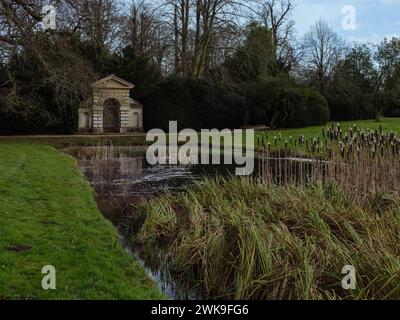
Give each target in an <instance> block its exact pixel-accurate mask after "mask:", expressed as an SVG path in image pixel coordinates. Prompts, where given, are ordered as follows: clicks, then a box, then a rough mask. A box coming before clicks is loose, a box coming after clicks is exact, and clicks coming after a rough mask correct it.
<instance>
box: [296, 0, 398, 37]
mask: <svg viewBox="0 0 400 320" xmlns="http://www.w3.org/2000/svg"><path fill="white" fill-rule="evenodd" d="M294 2H295V3H296V9H295V12H294V17H293V18H294V20H295V22H296V29H297V31H298V35H299V36H301V35H303V34H304V33H305V32H306V31H307V30H308V29H309V28H310V26H311V25H312V24H313V23H314V22H315V21H316V20H317V19H318V18H322V19H324V20H326V21H327V22H328V23H329V25H330V26H331V27H332V28H333V29H335V31H336V32H338V33H339V34H340V35H341V36H342V37H343V38H344V39H346V40H348V41H350V42H351V41H369V42H373V43H376V42H379V41H381V40H382V39H383V38H384V37H392V36H399V35H400V0H347V1H342V0H294ZM346 5H351V6H353V7H354V8H355V10H356V11H355V12H356V29H355V30H344V29H343V28H342V19H343V17H344V14H342V9H343V7H344V6H346Z"/></svg>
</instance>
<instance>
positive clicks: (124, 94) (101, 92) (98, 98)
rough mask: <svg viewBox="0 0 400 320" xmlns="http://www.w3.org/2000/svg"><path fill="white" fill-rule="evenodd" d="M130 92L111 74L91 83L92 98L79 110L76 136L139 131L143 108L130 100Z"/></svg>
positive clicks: (121, 81) (140, 129) (125, 85)
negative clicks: (85, 133) (88, 133)
mask: <svg viewBox="0 0 400 320" xmlns="http://www.w3.org/2000/svg"><path fill="white" fill-rule="evenodd" d="M133 88H134V85H133V84H132V83H129V82H127V81H125V80H123V79H121V78H118V77H117V76H115V75H113V74H112V75H110V76H108V77H105V78H103V79H100V80H97V81H96V82H94V83H93V84H92V89H93V96H92V97H91V98H90V99H88V100H87V101H86V102H84V103H83V104H82V105H81V106H80V108H79V132H93V133H103V132H106V133H107V132H121V133H125V132H133V131H142V130H143V106H142V105H141V104H140V103H139V102H137V101H135V100H133V99H132V98H130V97H129V92H130V91H131V90H132V89H133Z"/></svg>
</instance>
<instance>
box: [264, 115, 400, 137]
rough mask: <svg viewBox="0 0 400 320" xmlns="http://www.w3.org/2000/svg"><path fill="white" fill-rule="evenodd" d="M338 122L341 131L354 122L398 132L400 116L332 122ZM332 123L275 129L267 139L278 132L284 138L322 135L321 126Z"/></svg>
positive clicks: (399, 131)
mask: <svg viewBox="0 0 400 320" xmlns="http://www.w3.org/2000/svg"><path fill="white" fill-rule="evenodd" d="M337 123H340V126H341V128H342V130H343V131H346V130H347V129H348V128H349V127H351V126H352V125H354V124H356V125H357V127H358V128H362V129H364V130H366V129H377V130H379V127H380V126H382V129H383V130H384V131H394V132H397V133H400V118H382V119H381V121H380V122H376V121H375V120H356V121H344V122H343V121H339V122H333V124H334V125H336V124H337ZM331 125H332V122H330V123H328V124H327V125H325V126H315V127H306V128H297V129H276V130H271V131H269V132H268V136H269V139H270V140H271V141H272V140H273V138H274V136H278V134H279V133H281V134H282V138H283V139H286V138H289V137H290V136H292V137H293V138H297V137H298V136H299V135H301V134H303V135H304V136H305V138H308V139H312V138H316V137H318V136H320V137H321V136H322V128H327V127H330V126H331Z"/></svg>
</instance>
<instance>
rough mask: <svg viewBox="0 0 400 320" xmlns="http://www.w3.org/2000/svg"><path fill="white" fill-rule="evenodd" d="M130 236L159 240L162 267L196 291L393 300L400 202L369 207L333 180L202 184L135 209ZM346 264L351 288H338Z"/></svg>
mask: <svg viewBox="0 0 400 320" xmlns="http://www.w3.org/2000/svg"><path fill="white" fill-rule="evenodd" d="M139 217H140V219H139V220H141V219H142V220H144V223H143V224H142V225H141V227H140V228H139V230H138V232H137V234H136V236H135V238H134V241H135V242H136V244H138V245H140V246H142V247H143V248H144V252H146V253H147V254H148V255H150V256H151V255H152V253H153V254H154V259H157V254H156V253H154V248H155V247H157V246H161V247H163V248H164V250H165V247H167V249H168V250H167V251H169V252H170V255H168V258H167V259H169V260H170V264H171V266H172V269H171V270H172V272H173V273H175V274H177V275H178V276H179V278H180V279H186V280H187V281H188V282H190V283H192V284H193V286H195V287H197V288H198V289H199V291H200V292H201V294H202V296H205V297H209V298H236V299H399V298H400V238H399V232H400V199H399V198H397V197H394V196H391V195H388V194H386V195H383V194H382V195H379V196H377V197H376V199H374V201H373V202H371V203H370V205H369V206H366V207H360V206H358V205H355V204H353V203H352V202H350V201H349V200H348V199H347V197H346V195H344V194H343V193H342V192H341V190H340V189H339V188H338V187H337V186H335V185H331V186H329V187H325V188H323V187H322V185H318V184H316V185H313V186H309V187H296V186H286V187H278V186H273V185H270V184H258V183H255V182H253V181H251V180H248V179H239V178H232V179H228V180H224V179H215V180H205V181H202V182H201V183H200V184H198V185H197V186H194V187H192V188H191V189H189V190H187V191H186V192H184V193H181V194H178V195H172V194H165V195H163V196H161V197H159V198H157V199H152V200H147V201H145V202H142V203H141V204H140V205H138V206H137V210H136V213H135V214H134V215H133V216H132V219H133V220H134V221H137V219H138V218H139ZM345 265H353V266H354V267H355V268H356V280H357V285H356V289H355V290H344V289H343V288H342V285H341V279H342V278H343V277H344V275H342V274H341V271H342V268H343V267H344V266H345Z"/></svg>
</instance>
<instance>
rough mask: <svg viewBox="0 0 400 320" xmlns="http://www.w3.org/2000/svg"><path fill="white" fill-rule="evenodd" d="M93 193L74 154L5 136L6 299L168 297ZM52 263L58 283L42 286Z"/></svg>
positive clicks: (1, 260) (1, 173)
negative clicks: (136, 258) (123, 242)
mask: <svg viewBox="0 0 400 320" xmlns="http://www.w3.org/2000/svg"><path fill="white" fill-rule="evenodd" d="M93 196H94V195H93V192H92V189H91V188H90V186H89V184H88V183H87V182H86V180H85V179H84V177H83V176H82V174H81V173H80V171H79V169H78V168H77V166H76V165H75V161H74V160H73V159H72V158H70V157H68V156H65V155H63V154H61V153H59V152H57V151H56V150H54V149H53V148H51V147H48V146H44V145H40V144H33V143H13V142H0V299H3V298H6V299H7V298H10V299H13V298H17V299H19V298H28V299H116V298H121V299H151V298H160V297H161V294H160V293H159V291H158V289H156V288H155V285H154V284H153V283H152V282H150V281H149V280H148V278H147V276H146V274H145V273H144V271H143V270H142V268H141V267H140V266H139V265H138V264H137V263H136V262H135V261H133V260H132V258H131V257H130V256H128V254H127V253H126V252H125V251H124V250H123V248H122V247H121V244H120V241H119V238H118V235H117V232H116V230H115V228H114V227H113V226H112V224H111V223H110V222H109V221H107V220H106V219H105V218H103V216H102V214H101V213H100V212H99V210H98V209H97V207H96V203H95V200H94V197H93ZM45 265H53V266H54V267H55V268H56V272H57V273H56V276H57V278H56V279H57V289H56V290H49V291H45V290H43V289H42V287H41V281H42V277H43V276H44V275H43V274H41V270H42V267H43V266H45Z"/></svg>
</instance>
